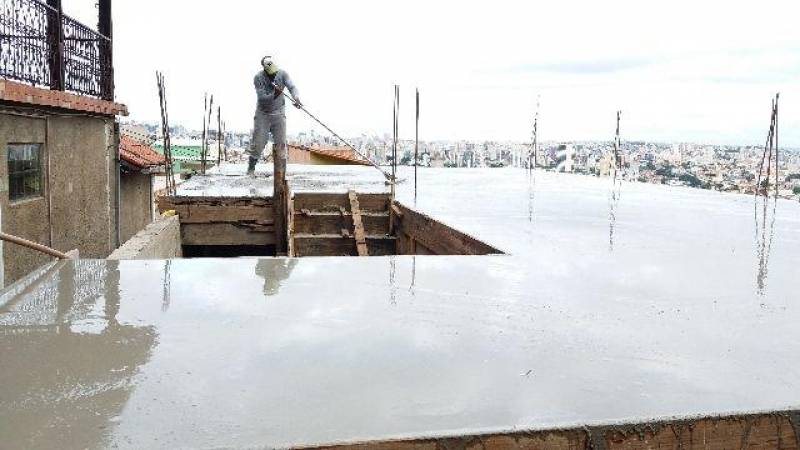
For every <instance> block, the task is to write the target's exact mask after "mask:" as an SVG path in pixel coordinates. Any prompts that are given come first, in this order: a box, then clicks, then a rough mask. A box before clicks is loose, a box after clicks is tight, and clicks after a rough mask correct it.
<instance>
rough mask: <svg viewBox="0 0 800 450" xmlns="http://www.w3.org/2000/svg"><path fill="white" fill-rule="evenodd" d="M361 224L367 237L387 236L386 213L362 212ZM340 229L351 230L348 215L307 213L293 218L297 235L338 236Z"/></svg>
mask: <svg viewBox="0 0 800 450" xmlns="http://www.w3.org/2000/svg"><path fill="white" fill-rule="evenodd" d="M361 223H362V224H363V225H364V233H365V234H366V235H367V236H370V235H376V236H377V235H388V234H389V215H388V214H387V213H377V212H363V211H362V212H361ZM342 228H346V229H348V230H352V229H353V218H352V216H351V215H350V213H347V215H345V216H342V215H341V214H339V213H335V212H309V213H308V215H302V214H298V215H295V216H294V232H295V233H298V234H338V233H339V232H340V231H341V229H342Z"/></svg>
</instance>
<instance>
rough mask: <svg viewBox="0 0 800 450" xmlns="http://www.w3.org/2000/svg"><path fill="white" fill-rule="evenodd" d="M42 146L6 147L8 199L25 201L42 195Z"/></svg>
mask: <svg viewBox="0 0 800 450" xmlns="http://www.w3.org/2000/svg"><path fill="white" fill-rule="evenodd" d="M41 155H42V144H9V145H8V197H9V200H11V201H12V202H13V201H17V200H25V199H29V198H34V197H39V196H41V195H42V164H41V161H42V158H41Z"/></svg>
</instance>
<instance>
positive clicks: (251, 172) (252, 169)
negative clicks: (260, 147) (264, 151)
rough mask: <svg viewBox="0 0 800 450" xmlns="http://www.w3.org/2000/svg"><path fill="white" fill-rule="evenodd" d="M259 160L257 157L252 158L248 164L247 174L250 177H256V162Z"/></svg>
mask: <svg viewBox="0 0 800 450" xmlns="http://www.w3.org/2000/svg"><path fill="white" fill-rule="evenodd" d="M257 162H258V160H257V159H253V158H250V161H249V162H248V164H247V176H248V177H250V178H255V177H256V163H257Z"/></svg>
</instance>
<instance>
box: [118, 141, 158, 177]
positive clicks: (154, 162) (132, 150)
mask: <svg viewBox="0 0 800 450" xmlns="http://www.w3.org/2000/svg"><path fill="white" fill-rule="evenodd" d="M119 155H120V157H121V158H122V160H123V161H125V162H127V163H128V164H131V165H133V166H136V167H139V168H140V169H144V168H145V167H149V166H158V165H163V164H164V163H165V159H164V156H163V155H161V154H159V153H157V152H156V151H155V150H153V149H152V148H150V146H149V145H147V144H145V143H144V142H140V141H137V140H135V139H133V138H131V137H128V136H120V138H119Z"/></svg>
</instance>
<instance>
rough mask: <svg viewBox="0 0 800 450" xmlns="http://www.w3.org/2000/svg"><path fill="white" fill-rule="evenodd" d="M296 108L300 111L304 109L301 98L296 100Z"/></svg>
mask: <svg viewBox="0 0 800 450" xmlns="http://www.w3.org/2000/svg"><path fill="white" fill-rule="evenodd" d="M294 107H295V108H298V109H299V108H302V107H303V103H302V102H301V101H300V99H299V98H295V99H294Z"/></svg>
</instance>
